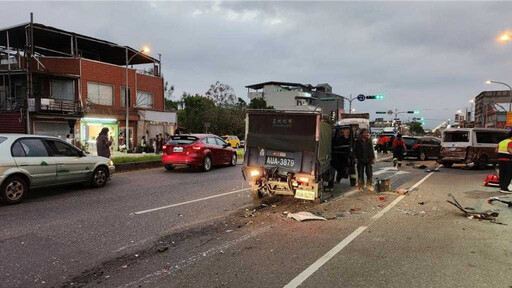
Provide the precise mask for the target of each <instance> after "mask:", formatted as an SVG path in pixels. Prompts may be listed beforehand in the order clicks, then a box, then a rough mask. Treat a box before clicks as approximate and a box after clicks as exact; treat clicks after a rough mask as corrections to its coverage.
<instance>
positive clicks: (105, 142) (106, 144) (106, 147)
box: [96, 127, 171, 158]
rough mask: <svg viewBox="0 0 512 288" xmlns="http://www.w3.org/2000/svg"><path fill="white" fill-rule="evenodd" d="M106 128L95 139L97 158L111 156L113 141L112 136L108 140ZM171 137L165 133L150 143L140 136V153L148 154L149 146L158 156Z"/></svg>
mask: <svg viewBox="0 0 512 288" xmlns="http://www.w3.org/2000/svg"><path fill="white" fill-rule="evenodd" d="M108 132H109V130H108V128H107V127H104V128H103V129H101V132H100V134H99V135H98V138H96V151H97V153H98V156H102V157H107V158H110V155H111V154H112V149H111V148H112V144H113V143H114V139H113V138H112V136H111V137H110V139H109V138H108ZM170 137H171V135H170V134H169V133H165V136H164V135H162V133H160V134H157V135H156V137H155V138H153V139H151V140H150V143H148V141H147V140H146V136H142V139H141V142H140V145H141V147H142V152H149V150H150V149H149V147H150V145H151V146H152V147H153V151H155V154H160V153H161V152H162V147H163V145H165V144H166V143H167V141H168V140H169V138H170Z"/></svg>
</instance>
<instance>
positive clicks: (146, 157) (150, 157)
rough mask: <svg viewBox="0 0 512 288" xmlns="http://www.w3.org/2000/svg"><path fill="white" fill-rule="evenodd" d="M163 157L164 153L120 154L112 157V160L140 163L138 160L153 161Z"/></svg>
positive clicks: (118, 162)
mask: <svg viewBox="0 0 512 288" xmlns="http://www.w3.org/2000/svg"><path fill="white" fill-rule="evenodd" d="M160 159H162V155H156V154H152V155H144V156H118V157H112V162H114V164H120V163H138V162H151V161H160Z"/></svg>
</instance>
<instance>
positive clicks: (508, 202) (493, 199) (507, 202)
mask: <svg viewBox="0 0 512 288" xmlns="http://www.w3.org/2000/svg"><path fill="white" fill-rule="evenodd" d="M494 201H496V202H501V203H504V204H507V205H508V207H509V208H512V201H507V200H502V199H500V198H499V197H491V198H489V199H488V200H487V202H488V203H489V204H492V202H494Z"/></svg>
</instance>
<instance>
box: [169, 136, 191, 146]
mask: <svg viewBox="0 0 512 288" xmlns="http://www.w3.org/2000/svg"><path fill="white" fill-rule="evenodd" d="M196 141H197V137H194V136H172V137H171V139H169V141H167V144H168V145H188V144H192V143H194V142H196Z"/></svg>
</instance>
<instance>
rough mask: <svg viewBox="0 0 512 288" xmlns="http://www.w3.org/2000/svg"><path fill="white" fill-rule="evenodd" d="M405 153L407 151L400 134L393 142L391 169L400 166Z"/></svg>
mask: <svg viewBox="0 0 512 288" xmlns="http://www.w3.org/2000/svg"><path fill="white" fill-rule="evenodd" d="M405 151H407V148H406V146H405V141H404V139H403V138H402V134H398V135H397V136H396V139H395V141H393V167H396V166H397V165H398V167H400V166H402V161H403V160H404V152H405Z"/></svg>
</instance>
